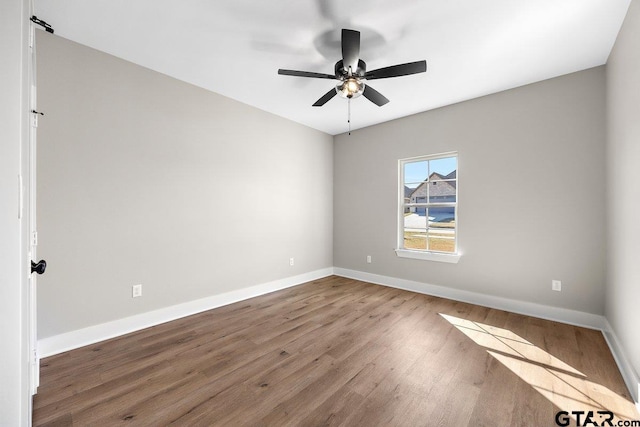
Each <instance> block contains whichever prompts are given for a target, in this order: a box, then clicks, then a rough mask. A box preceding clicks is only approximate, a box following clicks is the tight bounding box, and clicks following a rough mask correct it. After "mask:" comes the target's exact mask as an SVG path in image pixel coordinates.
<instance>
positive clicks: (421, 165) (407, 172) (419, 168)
mask: <svg viewBox="0 0 640 427" xmlns="http://www.w3.org/2000/svg"><path fill="white" fill-rule="evenodd" d="M428 176H429V162H428V161H426V160H423V161H420V162H411V163H405V164H404V183H405V185H407V186H408V187H409V188H416V187H417V186H418V185H420V183H421V182H422V181H426V180H427V177H428ZM410 184H414V185H410Z"/></svg>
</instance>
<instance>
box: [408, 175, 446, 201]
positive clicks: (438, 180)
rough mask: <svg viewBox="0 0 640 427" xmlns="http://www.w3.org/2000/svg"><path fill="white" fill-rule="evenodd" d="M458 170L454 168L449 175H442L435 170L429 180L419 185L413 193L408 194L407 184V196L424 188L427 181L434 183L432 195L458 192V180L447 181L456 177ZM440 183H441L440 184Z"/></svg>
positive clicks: (430, 191) (430, 192)
mask: <svg viewBox="0 0 640 427" xmlns="http://www.w3.org/2000/svg"><path fill="white" fill-rule="evenodd" d="M456 177H457V171H456V170H454V171H452V172H450V173H448V174H447V175H441V174H439V173H437V172H433V173H432V174H431V175H429V181H428V182H423V183H422V184H420V185H419V186H418V187H416V188H415V189H414V190H413V191H411V193H410V194H409V195H408V196H407V187H406V186H405V197H411V196H412V195H413V193H415V192H416V191H418V190H420V189H421V188H423V187H424V186H425V185H426V184H427V183H430V184H432V186H431V187H430V189H429V194H430V196H432V197H437V196H452V195H455V194H456V185H457V181H445V180H449V179H454V180H455V179H456ZM438 184H439V185H438Z"/></svg>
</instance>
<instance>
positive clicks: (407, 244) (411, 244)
mask: <svg viewBox="0 0 640 427" xmlns="http://www.w3.org/2000/svg"><path fill="white" fill-rule="evenodd" d="M404 248H405V249H418V250H423V251H425V250H427V230H416V229H409V228H405V229H404Z"/></svg>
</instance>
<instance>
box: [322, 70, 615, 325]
mask: <svg viewBox="0 0 640 427" xmlns="http://www.w3.org/2000/svg"><path fill="white" fill-rule="evenodd" d="M425 96H428V94H426V95H425ZM447 151H458V154H459V175H458V176H459V184H458V185H459V217H458V220H459V223H458V226H459V240H458V243H459V249H460V251H461V252H462V253H463V255H462V258H461V259H460V262H459V263H458V264H445V263H439V262H433V261H421V260H413V259H401V258H398V257H397V256H396V255H395V253H394V248H395V245H396V232H397V231H396V223H397V197H398V195H397V191H398V190H397V179H398V165H397V161H398V159H402V158H408V157H413V156H419V155H425V154H436V153H441V152H447ZM604 155H605V71H604V67H598V68H594V69H590V70H586V71H582V72H579V73H575V74H570V75H566V76H563V77H559V78H555V79H552V80H547V81H543V82H540V83H536V84H532V85H528V86H524V87H520V88H517V89H513V90H509V91H505V92H501V93H498V94H494V95H490V96H486V97H483V98H478V99H474V100H471V101H468V102H464V103H460V104H456V105H451V106H448V107H444V108H440V109H437V110H433V111H429V112H426V113H422V114H417V115H414V116H411V117H407V118H403V119H400V120H395V121H392V122H388V123H384V124H381V125H377V126H373V127H369V128H366V129H362V130H358V131H356V132H352V134H351V136H348V135H346V134H344V135H339V136H337V137H336V138H335V147H334V176H335V178H334V179H335V187H334V265H335V266H336V267H343V268H348V269H354V270H360V271H366V272H370V273H375V274H380V275H385V276H391V277H396V278H401V279H407V280H414V281H418V282H424V283H428V284H433V285H441V286H447V287H452V288H457V289H462V290H467V291H473V292H479V293H482V294H488V295H496V296H500V297H506V298H512V299H516V300H523V301H528V302H534V303H540V304H545V305H550V306H557V307H564V308H569V309H575V310H580V311H585V312H589V313H594V314H602V313H603V311H604V303H603V299H604V278H605V272H604V260H605V249H604V245H605V221H604V217H605V208H604V205H603V203H602V202H603V201H604V197H605V160H604ZM367 255H372V257H373V263H372V264H366V262H365V261H366V256H367ZM552 279H558V280H562V286H563V289H562V292H560V293H558V292H554V291H552V290H551V280H552Z"/></svg>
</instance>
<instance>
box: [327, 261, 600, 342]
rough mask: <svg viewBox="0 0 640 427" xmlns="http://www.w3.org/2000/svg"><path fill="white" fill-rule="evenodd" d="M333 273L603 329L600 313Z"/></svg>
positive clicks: (362, 274) (350, 272) (338, 270)
mask: <svg viewBox="0 0 640 427" xmlns="http://www.w3.org/2000/svg"><path fill="white" fill-rule="evenodd" d="M333 270H334V274H335V275H337V276H342V277H348V278H350V279H357V280H362V281H364V282H370V283H375V284H378V285H383V286H389V287H392V288H398V289H404V290H406V291H412V292H417V293H420V294H426V295H433V296H436V297H442V298H447V299H452V300H455V301H460V302H467V303H470V304H476V305H481V306H483V307H490V308H496V309H498V310H505V311H510V312H512V313H518V314H525V315H527V316H532V317H538V318H541V319H546V320H554V321H556V322H562V323H568V324H570V325H575V326H583V327H586V328H590V329H598V330H603V329H604V326H605V319H604V317H603V316H598V315H596V314H591V313H585V312H582V311H576V310H569V309H566V308H560V307H550V306H546V305H542V304H535V303H532V302H525V301H518V300H513V299H509V298H502V297H497V296H492V295H485V294H481V293H478V292H471V291H464V290H461V289H454V288H448V287H445V286H438V285H430V284H428V283H422V282H415V281H412V280H405V279H398V278H396V277H389V276H381V275H378V274H372V273H366V272H363V271H357V270H349V269H345V268H339V267H334V269H333Z"/></svg>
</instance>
